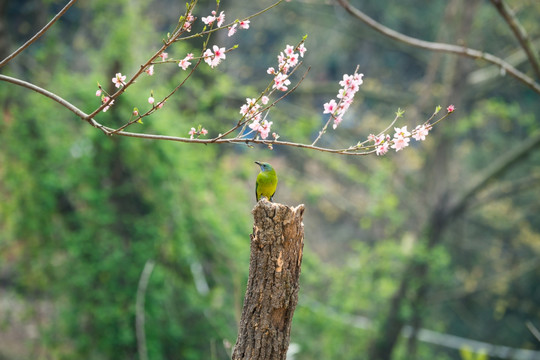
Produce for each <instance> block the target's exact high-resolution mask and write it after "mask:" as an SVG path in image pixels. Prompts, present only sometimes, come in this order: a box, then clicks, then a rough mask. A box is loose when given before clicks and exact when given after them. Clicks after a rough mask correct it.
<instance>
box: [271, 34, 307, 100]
mask: <svg viewBox="0 0 540 360" xmlns="http://www.w3.org/2000/svg"><path fill="white" fill-rule="evenodd" d="M296 50H298V53H296ZM306 50H307V49H306V47H305V46H304V43H301V44H300V45H298V46H297V47H296V48H295V47H294V46H291V45H287V46H286V47H285V50H283V51H282V52H280V53H279V55H278V57H277V58H278V70H276V69H274V68H273V67H269V68H268V70H266V72H267V73H268V74H270V75H274V85H272V88H273V89H277V90H279V91H287V90H288V89H289V88H288V86H289V85H290V84H291V81H290V80H289V75H287V74H288V73H289V71H290V70H291V69H292V68H294V67H295V66H296V65H298V61H299V56H301V57H304V54H305V52H306Z"/></svg>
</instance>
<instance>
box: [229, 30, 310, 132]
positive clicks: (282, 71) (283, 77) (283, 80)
mask: <svg viewBox="0 0 540 360" xmlns="http://www.w3.org/2000/svg"><path fill="white" fill-rule="evenodd" d="M243 23H245V22H240V23H239V24H240V27H243V26H247V27H249V21H248V22H247V25H243ZM235 25H236V24H235ZM247 27H243V28H246V29H247ZM297 51H298V52H297ZM305 52H306V47H305V46H304V43H301V44H300V45H298V46H297V47H296V48H295V47H294V46H291V45H287V46H286V47H285V50H283V51H281V52H280V53H279V55H278V57H277V58H278V70H276V69H275V68H273V67H270V68H268V70H267V71H266V72H267V73H268V74H270V75H274V79H273V84H272V90H271V92H270V93H272V92H274V91H276V90H277V91H287V90H288V89H289V88H288V86H289V85H290V84H291V81H290V80H289V75H290V74H289V72H290V71H291V69H292V68H294V67H295V66H296V65H298V62H299V57H303V56H304V54H305ZM258 100H259V99H252V98H246V103H245V104H244V105H242V106H241V107H240V114H241V115H242V116H243V117H244V118H245V119H246V120H247V121H248V122H250V124H249V128H250V129H251V130H252V131H254V132H256V133H258V134H259V135H260V137H261V138H262V139H266V138H267V137H268V135H269V134H270V130H271V127H272V124H273V122H272V121H268V120H266V119H263V118H262V111H261V105H260V104H259V103H258ZM260 101H261V103H262V105H266V104H268V102H269V101H270V99H269V98H268V96H266V95H264V96H261V97H260ZM272 135H273V136H274V138H275V139H277V138H278V137H279V135H277V134H275V133H273V134H272Z"/></svg>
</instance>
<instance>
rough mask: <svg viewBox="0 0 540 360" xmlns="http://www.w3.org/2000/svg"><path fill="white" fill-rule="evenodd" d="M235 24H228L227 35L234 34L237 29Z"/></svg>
mask: <svg viewBox="0 0 540 360" xmlns="http://www.w3.org/2000/svg"><path fill="white" fill-rule="evenodd" d="M237 26H238V24H233V26H229V32H228V33H227V36H229V37H231V36H233V35H234V34H236V31H237V30H238V28H237Z"/></svg>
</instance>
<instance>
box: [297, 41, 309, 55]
mask: <svg viewBox="0 0 540 360" xmlns="http://www.w3.org/2000/svg"><path fill="white" fill-rule="evenodd" d="M306 50H307V49H306V47H305V46H304V43H302V44H300V46H299V47H298V52H299V53H300V56H301V57H304V53H305V52H306Z"/></svg>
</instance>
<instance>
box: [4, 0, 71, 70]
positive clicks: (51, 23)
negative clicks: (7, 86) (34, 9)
mask: <svg viewBox="0 0 540 360" xmlns="http://www.w3.org/2000/svg"><path fill="white" fill-rule="evenodd" d="M76 1H77V0H70V1H69V2H68V3H67V5H66V6H64V8H63V9H62V10H60V12H59V13H58V14H56V15H55V16H54V17H53V18H52V20H51V21H49V23H48V24H47V25H45V27H43V29H41V30H39V31H38V32H37V33H36V34H35V35H34V36H32V38H31V39H30V40H28V41H27V42H25V43H24V44H23V45H22V46H21V47H20V48H18V49H17V50H15V52H13V53H12V54H11V55H9V56H8V57H6V58H5V59H4V60H2V62H0V68H1V67H2V66H4V65H6V64H7V63H8V62H10V61H11V60H12V59H13V58H14V57H15V56H17V55H19V54H20V53H21V52H23V51H24V49H26V48H27V47H29V46H30V45H31V44H32V43H33V42H34V41H36V40H37V39H38V38H39V37H40V36H41V35H43V34H45V32H46V31H47V30H49V28H50V27H51V26H52V25H53V24H54V23H55V22H56V21H57V20H58V19H60V17H61V16H62V15H64V14H65V13H66V11H68V9H69V8H70V7H71V5H73V4H74V3H75V2H76Z"/></svg>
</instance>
